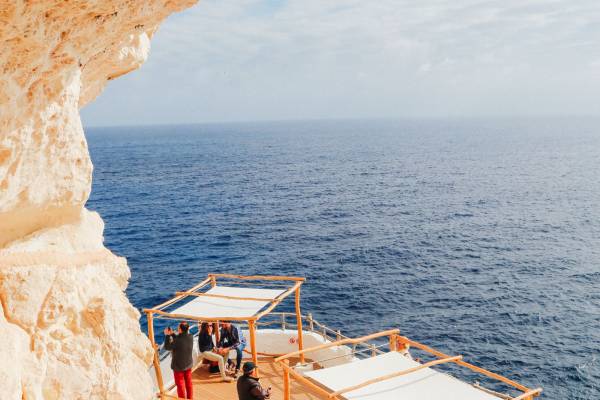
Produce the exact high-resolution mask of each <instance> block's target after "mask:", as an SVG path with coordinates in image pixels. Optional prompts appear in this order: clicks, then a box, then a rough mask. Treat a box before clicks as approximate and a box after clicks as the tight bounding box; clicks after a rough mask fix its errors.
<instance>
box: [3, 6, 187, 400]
mask: <svg viewBox="0 0 600 400" xmlns="http://www.w3.org/2000/svg"><path fill="white" fill-rule="evenodd" d="M195 2H196V0H162V1H161V0H96V1H94V0H87V1H85V0H80V1H77V0H35V1H28V0H0V302H1V305H2V307H1V308H0V337H1V338H2V340H0V382H1V383H2V385H0V386H1V387H0V399H22V398H26V399H42V398H45V399H58V398H61V399H94V398H98V399H99V398H110V399H148V398H150V397H151V396H152V389H151V381H150V378H149V375H148V374H147V369H148V365H149V364H150V362H151V348H150V345H149V342H148V340H147V339H146V337H145V336H144V334H143V333H142V332H141V331H140V327H139V323H138V318H139V313H138V312H137V310H136V309H135V308H133V307H132V306H131V304H130V303H129V301H128V300H127V298H126V296H125V294H124V289H125V288H126V286H127V281H128V278H129V269H128V267H127V263H126V260H125V259H124V258H122V257H117V256H115V255H114V254H112V253H111V252H110V251H109V250H107V249H106V248H105V247H104V245H103V228H104V225H103V222H102V220H101V218H100V216H99V215H98V214H96V213H93V212H90V211H88V210H86V209H85V207H84V206H85V203H86V201H87V199H88V196H89V194H90V189H91V179H92V164H91V162H90V157H89V154H88V149H87V144H86V140H85V137H84V133H83V128H82V126H81V121H80V117H79V109H80V108H81V107H83V106H84V105H85V104H87V103H88V102H90V101H92V100H93V99H94V98H95V97H96V96H98V94H99V93H100V92H101V91H102V89H103V88H104V85H105V84H106V83H107V81H109V80H111V79H114V78H117V77H119V76H120V75H123V74H125V73H127V72H130V71H132V70H134V69H136V68H138V67H139V66H140V65H141V64H142V63H143V62H144V61H145V59H146V57H147V55H148V51H149V43H150V38H151V37H152V34H153V33H154V31H155V30H156V29H157V27H158V25H159V23H160V22H161V21H162V20H164V19H165V18H166V17H167V16H168V15H169V14H171V13H172V12H175V11H179V10H182V9H184V8H186V7H189V6H191V5H193V4H194V3H195ZM149 173H151V172H149Z"/></svg>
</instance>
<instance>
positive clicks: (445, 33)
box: [82, 0, 600, 126]
mask: <svg viewBox="0 0 600 400" xmlns="http://www.w3.org/2000/svg"><path fill="white" fill-rule="evenodd" d="M82 114H83V121H84V124H85V125H88V126H97V125H124V124H155V123H156V124H163V123H190V122H212V121H249V120H280V119H307V118H309V119H312V118H357V117H358V118H371V117H391V118H406V117H427V116H435V117H439V116H486V115H532V114H533V115H537V114H543V115H546V114H560V115H572V114H585V115H600V2H599V1H598V0H589V1H587V0H565V1H551V0H543V1H533V0H503V1H471V0H448V1H444V0H436V1H433V0H414V1H403V0H376V1H364V0H360V1H358V0H335V1H333V0H294V1H291V0H290V1H285V0H282V1H275V0H263V1H257V0H201V1H200V3H199V4H198V5H196V6H195V7H193V8H191V9H189V10H187V11H184V12H183V13H180V14H177V15H173V16H171V17H170V18H169V19H168V20H167V21H166V22H165V23H164V24H163V25H162V26H161V27H160V29H159V31H158V32H157V33H156V35H155V36H154V38H153V40H152V51H151V53H150V58H149V59H148V61H147V63H146V64H144V66H143V67H142V68H141V69H140V70H138V71H135V72H133V73H131V74H129V75H127V76H124V77H122V78H119V79H117V80H116V81H114V82H111V83H110V84H109V85H108V88H107V89H106V91H105V92H104V93H103V94H102V95H101V96H100V97H99V98H98V99H97V100H96V101H95V102H94V103H92V104H91V105H89V106H87V107H86V108H85V109H84V110H83V112H82Z"/></svg>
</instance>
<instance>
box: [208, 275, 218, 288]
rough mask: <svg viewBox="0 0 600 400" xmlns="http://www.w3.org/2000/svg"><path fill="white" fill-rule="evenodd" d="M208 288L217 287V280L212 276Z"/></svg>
mask: <svg viewBox="0 0 600 400" xmlns="http://www.w3.org/2000/svg"><path fill="white" fill-rule="evenodd" d="M210 286H212V287H215V286H217V278H216V277H215V276H214V275H211V276H210Z"/></svg>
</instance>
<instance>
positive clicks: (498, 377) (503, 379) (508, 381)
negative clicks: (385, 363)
mask: <svg viewBox="0 0 600 400" xmlns="http://www.w3.org/2000/svg"><path fill="white" fill-rule="evenodd" d="M399 339H400V340H401V341H402V342H405V343H408V344H410V345H411V346H413V347H416V348H417V349H421V350H423V351H425V352H427V353H430V354H433V355H434V356H436V357H439V358H447V357H449V356H448V355H447V354H444V353H442V352H440V351H437V350H435V349H433V348H431V347H429V346H426V345H424V344H422V343H419V342H415V341H414V340H411V339H409V338H407V337H405V336H400V337H399ZM456 364H458V365H460V366H463V367H467V368H469V369H470V370H472V371H475V372H478V373H480V374H482V375H485V376H487V377H490V378H493V379H496V380H498V381H500V382H504V383H506V384H507V385H510V386H512V387H514V388H517V389H519V390H520V391H522V392H529V391H530V390H531V389H529V388H528V387H526V386H523V385H521V384H520V383H518V382H515V381H513V380H511V379H508V378H506V377H504V376H502V375H499V374H496V373H494V372H491V371H488V370H486V369H483V368H481V367H478V366H476V365H473V364H470V363H468V362H465V361H462V360H459V361H456Z"/></svg>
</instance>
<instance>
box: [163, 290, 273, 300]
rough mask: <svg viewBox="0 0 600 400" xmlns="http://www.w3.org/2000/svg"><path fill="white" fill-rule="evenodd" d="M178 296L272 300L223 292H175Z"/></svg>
mask: <svg viewBox="0 0 600 400" xmlns="http://www.w3.org/2000/svg"><path fill="white" fill-rule="evenodd" d="M175 294H176V295H178V296H195V297H215V298H218V299H229V300H248V301H268V302H271V301H274V300H275V299H273V298H267V297H239V296H226V295H224V294H212V293H198V292H175Z"/></svg>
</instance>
